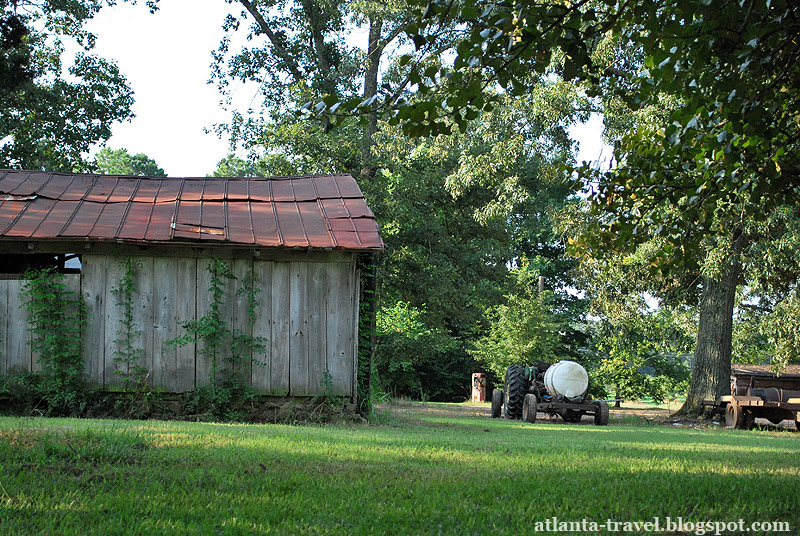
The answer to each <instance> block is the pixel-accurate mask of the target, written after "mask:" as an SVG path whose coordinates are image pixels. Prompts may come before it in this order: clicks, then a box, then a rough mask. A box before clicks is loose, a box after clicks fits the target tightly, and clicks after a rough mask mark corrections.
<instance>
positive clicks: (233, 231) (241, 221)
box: [227, 201, 256, 244]
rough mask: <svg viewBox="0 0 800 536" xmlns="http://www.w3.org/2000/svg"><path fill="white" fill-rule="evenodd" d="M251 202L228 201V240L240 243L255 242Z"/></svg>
mask: <svg viewBox="0 0 800 536" xmlns="http://www.w3.org/2000/svg"><path fill="white" fill-rule="evenodd" d="M250 204H251V203H250V202H248V201H239V202H229V203H227V209H228V240H230V241H231V242H238V243H240V244H254V243H255V241H256V238H255V236H254V234H253V223H252V222H251V219H250V214H251V212H250Z"/></svg>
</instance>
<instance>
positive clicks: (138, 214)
mask: <svg viewBox="0 0 800 536" xmlns="http://www.w3.org/2000/svg"><path fill="white" fill-rule="evenodd" d="M153 206H154V205H149V204H147V203H130V207H129V208H128V215H127V216H126V217H125V223H123V224H122V229H120V230H119V234H118V235H117V238H123V239H126V240H144V236H145V233H146V232H147V224H148V222H149V221H150V214H151V213H152V212H153Z"/></svg>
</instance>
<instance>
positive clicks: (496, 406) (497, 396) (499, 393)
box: [492, 389, 503, 419]
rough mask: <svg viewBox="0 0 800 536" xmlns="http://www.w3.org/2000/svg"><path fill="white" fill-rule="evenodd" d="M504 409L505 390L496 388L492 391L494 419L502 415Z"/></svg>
mask: <svg viewBox="0 0 800 536" xmlns="http://www.w3.org/2000/svg"><path fill="white" fill-rule="evenodd" d="M502 409H503V390H502V389H495V390H493V391H492V419H496V418H498V417H499V416H500V412H501V411H502Z"/></svg>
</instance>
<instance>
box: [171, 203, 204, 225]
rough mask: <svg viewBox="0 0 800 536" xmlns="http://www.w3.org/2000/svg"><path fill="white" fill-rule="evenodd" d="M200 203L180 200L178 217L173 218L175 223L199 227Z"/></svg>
mask: <svg viewBox="0 0 800 536" xmlns="http://www.w3.org/2000/svg"><path fill="white" fill-rule="evenodd" d="M201 205H202V203H201V202H200V201H184V200H181V201H180V204H179V205H178V215H177V216H176V217H175V223H183V224H186V225H200V207H201Z"/></svg>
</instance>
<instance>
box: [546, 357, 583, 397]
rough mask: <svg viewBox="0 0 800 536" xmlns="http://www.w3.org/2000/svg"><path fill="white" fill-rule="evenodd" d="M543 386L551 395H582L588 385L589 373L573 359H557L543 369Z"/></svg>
mask: <svg viewBox="0 0 800 536" xmlns="http://www.w3.org/2000/svg"><path fill="white" fill-rule="evenodd" d="M544 386H545V388H547V391H548V392H549V393H550V395H551V396H557V395H564V396H566V397H569V398H572V397H573V396H582V395H583V394H584V393H586V389H587V388H588V387H589V375H588V374H587V373H586V369H585V368H583V367H582V366H580V365H579V364H578V363H576V362H575V361H559V362H558V363H556V364H554V365H552V366H551V367H550V368H548V369H547V370H546V371H545V373H544Z"/></svg>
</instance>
